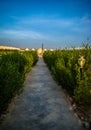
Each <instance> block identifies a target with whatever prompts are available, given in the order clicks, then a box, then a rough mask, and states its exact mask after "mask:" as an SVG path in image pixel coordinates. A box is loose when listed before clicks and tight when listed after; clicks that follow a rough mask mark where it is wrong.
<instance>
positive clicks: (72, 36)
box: [0, 0, 91, 48]
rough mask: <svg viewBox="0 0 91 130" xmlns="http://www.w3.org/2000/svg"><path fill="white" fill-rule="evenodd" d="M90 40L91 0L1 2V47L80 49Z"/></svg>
mask: <svg viewBox="0 0 91 130" xmlns="http://www.w3.org/2000/svg"><path fill="white" fill-rule="evenodd" d="M87 38H89V39H90V40H91V0H0V45H9V46H16V47H22V48H23V47H24V48H25V47H29V48H32V47H33V48H40V47H41V44H42V43H43V44H44V47H45V48H64V47H71V46H75V47H79V46H81V45H82V42H85V41H86V39H87Z"/></svg>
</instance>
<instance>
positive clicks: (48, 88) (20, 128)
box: [0, 58, 83, 130]
mask: <svg viewBox="0 0 91 130" xmlns="http://www.w3.org/2000/svg"><path fill="white" fill-rule="evenodd" d="M0 130H83V127H82V126H81V125H80V123H79V121H78V119H77V118H76V117H75V115H74V113H73V111H72V110H70V105H69V103H68V102H67V100H66V97H65V95H64V93H63V92H62V90H61V87H60V86H58V85H56V83H55V81H54V80H53V79H52V76H51V74H50V72H49V70H48V68H47V67H46V65H45V64H44V62H43V59H42V58H40V59H39V61H38V63H37V65H36V66H35V67H34V68H33V69H32V71H31V72H30V74H29V75H28V77H27V79H26V81H25V83H24V91H23V92H22V93H21V94H20V95H19V96H18V97H17V99H16V100H15V104H14V105H13V106H12V107H11V109H10V113H9V114H8V115H7V117H6V119H5V121H4V122H3V124H2V125H1V126H0Z"/></svg>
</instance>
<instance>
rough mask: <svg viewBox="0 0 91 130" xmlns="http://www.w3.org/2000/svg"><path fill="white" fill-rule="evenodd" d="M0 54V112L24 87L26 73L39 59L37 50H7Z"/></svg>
mask: <svg viewBox="0 0 91 130" xmlns="http://www.w3.org/2000/svg"><path fill="white" fill-rule="evenodd" d="M1 54H2V55H1V56H0V113H2V112H3V111H4V110H6V108H7V106H8V103H9V102H10V101H11V99H12V98H13V97H14V96H15V95H16V94H17V93H18V92H19V90H20V89H21V88H22V84H23V82H24V80H25V75H26V73H28V72H29V71H30V70H31V68H32V66H33V65H34V64H36V62H37V60H38V56H37V52H36V51H22V52H20V51H5V52H1Z"/></svg>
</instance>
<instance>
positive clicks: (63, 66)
mask: <svg viewBox="0 0 91 130" xmlns="http://www.w3.org/2000/svg"><path fill="white" fill-rule="evenodd" d="M81 56H83V57H84V58H85V65H84V66H83V68H82V78H81V72H80V66H79V64H78V59H79V58H80V57H81ZM43 58H44V61H45V63H46V64H47V65H48V67H49V69H50V70H51V72H52V74H53V77H54V78H55V80H56V81H57V82H58V83H59V84H61V85H62V87H63V88H65V89H66V90H67V92H68V93H69V94H70V95H71V96H73V97H74V98H75V101H76V102H77V103H78V104H81V105H83V106H86V107H91V48H89V47H87V48H84V49H82V50H76V49H73V50H56V51H46V52H45V53H44V55H43Z"/></svg>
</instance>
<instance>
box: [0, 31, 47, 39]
mask: <svg viewBox="0 0 91 130" xmlns="http://www.w3.org/2000/svg"><path fill="white" fill-rule="evenodd" d="M0 34H2V35H3V36H7V37H11V38H17V39H44V38H45V37H44V36H43V35H42V34H40V33H38V32H34V31H26V30H25V31H22V30H2V31H1V32H0Z"/></svg>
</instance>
